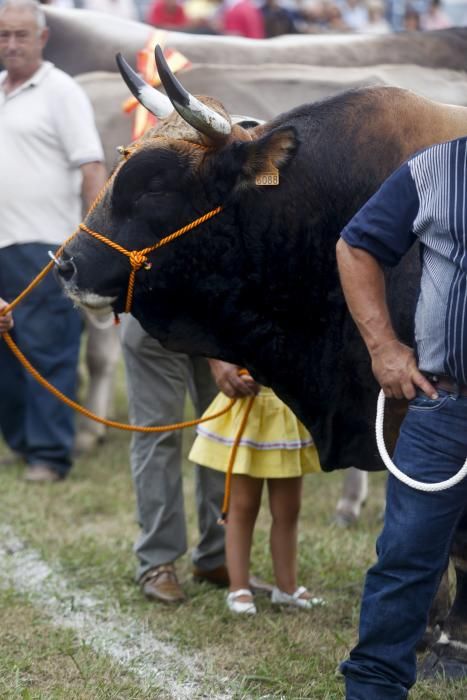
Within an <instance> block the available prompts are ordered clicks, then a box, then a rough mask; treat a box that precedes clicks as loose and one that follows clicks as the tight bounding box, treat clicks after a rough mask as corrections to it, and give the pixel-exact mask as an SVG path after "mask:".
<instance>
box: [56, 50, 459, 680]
mask: <svg viewBox="0 0 467 700" xmlns="http://www.w3.org/2000/svg"><path fill="white" fill-rule="evenodd" d="M157 60H158V69H159V72H160V75H161V77H162V78H163V83H164V86H165V88H166V91H167V93H168V95H169V98H170V100H168V99H167V97H165V96H163V95H162V94H161V93H159V92H158V91H156V90H154V89H153V88H151V87H149V86H147V85H145V84H144V83H142V81H141V80H140V78H139V77H138V76H137V75H136V74H134V73H133V71H132V70H131V68H130V67H129V66H128V64H126V63H125V62H124V61H120V63H121V67H122V72H123V75H124V78H125V80H126V82H127V84H128V85H129V86H130V88H131V90H132V91H133V93H134V94H135V95H137V96H138V98H139V99H140V100H141V101H142V102H143V103H144V104H145V105H146V106H148V107H149V108H150V109H151V110H152V111H153V112H154V113H155V114H156V115H158V116H159V117H160V118H161V121H160V124H159V126H158V128H157V129H156V130H153V131H151V132H149V133H148V134H147V136H146V137H145V138H144V139H143V140H142V141H141V142H140V143H139V144H138V147H137V148H135V149H134V150H130V151H128V152H127V153H126V156H125V158H124V160H123V161H122V162H121V163H120V165H119V166H118V168H117V169H116V171H115V173H114V175H113V176H112V178H111V180H110V181H109V185H108V188H107V190H106V192H105V195H104V196H103V198H102V200H101V202H100V204H99V205H98V206H97V207H96V209H95V210H94V211H93V212H92V213H91V214H90V215H89V216H88V217H87V219H86V222H85V224H86V227H87V229H88V231H89V232H93V231H94V232H98V233H100V234H102V235H103V236H104V240H102V239H100V240H97V239H96V238H94V237H93V236H92V235H91V233H86V232H82V233H81V234H80V235H78V236H77V237H76V238H75V239H74V240H72V241H71V242H70V243H69V244H68V246H67V247H66V249H65V250H64V252H63V257H62V260H61V262H60V265H59V269H58V273H59V276H60V278H61V280H62V283H63V286H64V288H65V290H66V292H67V293H68V294H69V296H70V297H71V298H73V299H74V300H75V301H76V302H78V303H79V304H82V305H84V306H85V307H89V308H100V309H102V308H106V307H109V306H111V307H112V308H113V310H114V311H115V312H117V313H120V312H121V311H122V310H123V309H124V307H125V300H126V290H127V286H128V277H129V273H130V266H129V264H128V260H127V258H126V257H125V256H123V255H122V254H121V253H119V252H118V251H116V250H114V249H111V248H110V247H109V246H107V245H106V244H105V239H109V240H111V241H113V242H114V243H117V244H118V245H119V246H121V248H123V249H125V250H129V251H132V250H141V249H145V248H151V247H152V246H154V244H155V243H156V242H157V241H160V240H161V239H162V238H163V237H164V236H165V235H166V234H169V233H171V232H173V231H175V230H177V229H180V227H183V226H184V225H186V224H188V223H189V222H191V221H194V220H197V219H198V218H199V217H200V216H201V215H202V214H205V213H207V212H213V211H215V210H216V209H217V208H218V207H221V210H220V211H219V212H218V213H216V214H215V215H213V216H212V217H211V218H210V219H209V220H208V221H205V222H204V223H202V224H201V225H200V226H199V227H197V228H196V229H194V230H192V231H191V232H190V233H188V234H186V235H185V236H184V238H183V239H179V240H177V241H174V242H172V243H171V244H170V245H167V246H165V247H163V248H161V249H159V250H158V251H157V253H155V254H154V255H153V256H151V255H149V256H148V260H146V261H145V262H146V265H145V266H143V267H142V268H141V269H140V270H139V271H138V272H137V273H136V286H135V289H134V295H133V298H132V307H131V311H132V313H133V314H134V315H135V316H136V317H137V318H138V320H139V321H140V323H141V324H142V325H143V327H144V328H145V329H146V330H147V332H149V333H150V334H151V335H153V336H154V337H156V338H158V339H159V340H160V341H161V342H162V343H164V344H165V345H166V346H167V347H169V348H172V349H174V350H180V351H183V352H188V353H191V354H202V355H206V356H211V357H218V358H220V359H225V360H228V361H231V362H235V363H237V364H239V365H243V366H246V367H247V368H248V369H249V370H250V371H251V373H252V374H253V376H255V377H256V378H257V379H258V381H260V382H261V383H264V384H266V385H268V386H271V387H272V388H273V389H274V390H275V391H276V393H277V394H278V395H279V396H280V397H281V398H282V399H283V400H284V401H285V402H286V403H288V405H289V406H290V407H291V408H292V409H293V410H294V411H295V413H296V414H297V415H298V416H299V417H300V419H301V420H302V421H303V422H304V423H305V425H307V427H308V428H309V429H310V431H311V432H312V434H313V436H314V439H315V442H316V445H317V448H318V450H319V454H320V459H321V462H322V465H323V468H324V469H325V470H331V469H335V468H339V467H348V466H351V465H352V464H355V463H358V464H359V465H361V466H363V467H365V468H366V469H374V468H379V467H380V464H379V458H378V455H377V450H376V446H375V442H374V438H373V422H374V414H375V402H376V395H377V391H378V387H377V385H376V383H375V381H374V379H373V377H372V374H371V368H370V366H369V362H368V359H367V353H366V351H365V349H364V347H363V344H362V342H361V340H360V337H359V335H358V333H357V331H356V329H355V327H354V325H353V323H352V322H351V320H350V318H349V316H348V313H347V310H346V306H345V303H344V300H343V297H342V293H341V290H340V286H339V281H338V276H337V271H336V262H335V250H334V249H335V243H336V240H337V238H338V234H339V231H340V230H341V229H342V227H343V226H344V225H345V223H346V222H347V221H348V220H349V219H350V218H351V216H352V215H353V213H354V212H355V211H356V210H357V209H358V208H359V207H360V206H361V205H362V204H363V203H364V202H365V201H366V200H367V199H368V198H369V197H370V196H371V194H373V192H374V191H375V190H376V189H377V188H378V186H379V185H380V184H381V182H382V181H383V180H384V179H385V178H386V177H387V176H388V175H389V174H390V173H391V172H392V171H393V170H394V169H395V168H397V167H398V165H399V164H400V163H401V162H402V161H404V160H405V159H406V158H407V157H408V156H410V155H411V154H412V153H414V152H416V151H418V150H420V149H422V148H425V147H427V146H428V145H430V144H433V143H436V142H440V141H445V140H449V139H451V138H456V137H458V136H461V135H465V133H467V109H466V108H464V107H455V106H449V105H442V104H438V103H435V102H432V101H430V100H427V99H424V98H421V97H420V96H418V95H416V94H414V93H412V92H409V91H405V90H401V89H398V88H390V87H377V88H365V89H360V90H354V91H350V92H347V93H344V94H341V95H338V96H336V97H333V98H330V99H327V100H324V101H323V102H321V103H316V104H307V105H303V106H301V107H298V108H295V109H293V110H292V111H290V112H287V113H285V114H282V115H280V116H278V117H276V118H275V119H273V120H272V121H270V122H268V123H266V124H263V125H258V126H256V127H254V128H252V129H249V130H247V129H245V128H244V127H242V126H241V125H239V124H234V125H233V124H232V122H231V119H230V116H229V114H228V112H227V111H226V110H225V108H224V107H223V106H222V104H221V103H219V102H218V101H216V100H214V99H212V98H200V99H196V98H194V97H193V96H192V95H190V94H189V93H187V92H186V91H185V90H184V88H183V87H182V86H181V85H180V84H179V83H178V81H177V79H176V78H175V77H174V76H173V75H172V74H171V73H170V71H169V69H168V67H167V65H166V64H165V62H164V59H163V56H162V54H161V52H159V53H158V59H157ZM174 108H175V109H174ZM271 176H274V177H271ZM277 178H278V179H279V184H278V185H273V184H261V183H264V182H273V181H276V180H277ZM418 275H419V268H418V257H417V254H416V252H414V253H412V254H410V255H408V256H407V257H406V259H405V260H404V261H403V263H402V264H401V265H400V266H399V268H397V269H396V270H393V271H391V272H390V273H388V290H389V303H390V307H391V312H392V314H393V318H394V321H395V326H396V328H397V331H398V333H399V335H400V337H401V338H402V339H403V340H404V341H405V342H408V343H410V342H411V339H412V312H413V308H414V303H415V298H416V294H417V291H418ZM391 413H392V416H393V417H395V418H396V419H397V416H396V413H397V412H396V411H394V410H393V411H392V412H391ZM461 535H462V532H461V533H460V536H459V537H458V542H457V544H455V547H457V549H456V552H457V554H458V556H460V555H459V552H463V551H464V550H463V549H462V542H463V541H465V540H462V537H461ZM458 573H459V577H458V578H459V580H458V584H459V585H458V591H457V603H456V604H455V605H454V607H453V609H452V610H451V613H450V615H449V616H448V619H447V621H446V622H445V626H444V631H443V636H442V637H441V639H440V642H439V643H438V648H440V647H439V644H442V645H443V649H444V650H446V649H447V648H449V649H450V650H451V652H453V650H454V649H455V650H456V652H455V655H459V649H461V651H463V648H462V643H463V642H465V641H467V635H465V618H463V609H462V599H463V598H465V584H464V581H463V576H462V569H459V570H458ZM459 611H460V612H459ZM451 634H454V635H455V637H456V643H455V644H448V643H447V642H449V638H450V635H451ZM460 656H461V657H462V660H465V655H464V654H463V653H461V654H460ZM438 660H439V659H438ZM442 662H443V663H444V668H446V667H447V664H446V660H445V659H442ZM462 668H463V667H462ZM448 670H449V669H448Z"/></svg>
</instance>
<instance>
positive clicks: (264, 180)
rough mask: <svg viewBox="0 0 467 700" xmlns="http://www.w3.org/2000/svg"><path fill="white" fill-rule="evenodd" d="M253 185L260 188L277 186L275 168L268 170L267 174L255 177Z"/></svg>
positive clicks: (277, 179)
mask: <svg viewBox="0 0 467 700" xmlns="http://www.w3.org/2000/svg"><path fill="white" fill-rule="evenodd" d="M255 183H256V184H257V185H260V186H264V185H278V184H279V171H278V169H277V168H273V169H271V170H268V171H267V172H264V173H260V174H259V175H257V176H256V180H255Z"/></svg>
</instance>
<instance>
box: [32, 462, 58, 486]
mask: <svg viewBox="0 0 467 700" xmlns="http://www.w3.org/2000/svg"><path fill="white" fill-rule="evenodd" d="M62 479H63V476H62V475H61V474H59V473H58V472H57V471H55V469H52V467H49V466H48V465H47V464H34V465H33V466H30V467H28V468H27V469H26V471H25V473H24V480H25V481H35V482H44V483H45V482H49V483H52V482H54V481H61V480H62Z"/></svg>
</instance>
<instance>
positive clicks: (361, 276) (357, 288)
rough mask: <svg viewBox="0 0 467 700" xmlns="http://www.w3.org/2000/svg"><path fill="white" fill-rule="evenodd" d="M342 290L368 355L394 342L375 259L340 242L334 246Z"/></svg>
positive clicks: (380, 271) (381, 278) (384, 292)
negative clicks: (335, 247)
mask: <svg viewBox="0 0 467 700" xmlns="http://www.w3.org/2000/svg"><path fill="white" fill-rule="evenodd" d="M336 252H337V264H338V268H339V275H340V279H341V284H342V289H343V291H344V296H345V299H346V301H347V305H348V307H349V310H350V313H351V315H352V318H353V319H354V321H355V323H356V324H357V327H358V329H359V331H360V333H361V335H362V338H363V340H364V341H365V344H366V346H367V348H368V351H369V352H370V354H373V353H374V352H375V351H376V350H377V349H378V348H379V347H381V345H384V344H386V343H389V342H392V341H394V340H397V336H396V333H395V331H394V328H393V326H392V322H391V318H390V315H389V309H388V307H387V303H386V287H385V281H384V273H383V271H382V269H381V267H380V265H379V263H378V262H377V260H375V258H373V257H372V256H371V255H370V254H369V253H367V252H366V251H364V250H361V249H359V248H353V247H352V246H350V245H348V243H346V242H345V241H344V240H343V239H340V240H339V242H338V244H337V249H336Z"/></svg>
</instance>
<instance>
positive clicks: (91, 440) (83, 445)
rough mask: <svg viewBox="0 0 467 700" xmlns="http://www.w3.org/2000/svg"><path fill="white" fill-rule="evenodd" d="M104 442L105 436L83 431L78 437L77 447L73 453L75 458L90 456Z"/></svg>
mask: <svg viewBox="0 0 467 700" xmlns="http://www.w3.org/2000/svg"><path fill="white" fill-rule="evenodd" d="M103 441H104V436H102V435H96V434H95V433H89V432H87V431H84V430H83V431H81V432H79V433H78V435H77V436H76V440H75V446H74V450H73V453H74V455H75V457H79V456H81V455H85V454H88V453H89V452H92V450H94V449H95V448H96V447H97V446H98V445H100V444H101V443H102V442H103Z"/></svg>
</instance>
